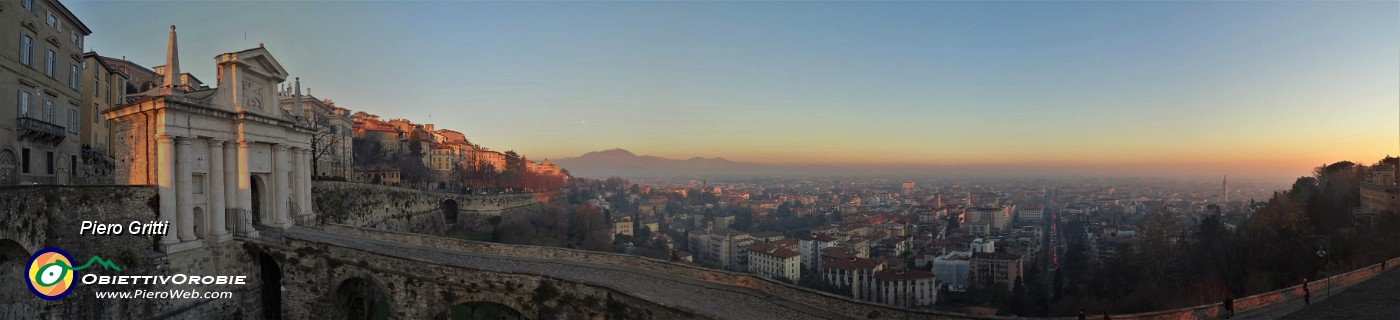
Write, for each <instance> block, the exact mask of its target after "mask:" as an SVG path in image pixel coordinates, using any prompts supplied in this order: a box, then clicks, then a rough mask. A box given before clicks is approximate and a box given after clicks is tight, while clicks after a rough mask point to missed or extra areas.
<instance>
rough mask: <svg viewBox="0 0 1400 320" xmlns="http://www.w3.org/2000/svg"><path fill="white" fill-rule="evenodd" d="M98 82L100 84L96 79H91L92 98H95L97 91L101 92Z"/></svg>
mask: <svg viewBox="0 0 1400 320" xmlns="http://www.w3.org/2000/svg"><path fill="white" fill-rule="evenodd" d="M99 84H100V82H97V79H92V97H93V98H96V97H97V96H98V93H99V92H102V86H100V85H99Z"/></svg>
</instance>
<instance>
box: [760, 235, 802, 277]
mask: <svg viewBox="0 0 1400 320" xmlns="http://www.w3.org/2000/svg"><path fill="white" fill-rule="evenodd" d="M748 254H749V272H752V273H754V274H756V275H758V276H761V277H765V278H769V279H780V280H786V281H790V282H791V281H797V279H801V276H802V255H801V254H798V253H797V252H796V251H792V250H789V249H787V248H783V247H780V246H776V245H772V244H769V243H767V242H755V243H754V244H753V245H751V246H749V250H748Z"/></svg>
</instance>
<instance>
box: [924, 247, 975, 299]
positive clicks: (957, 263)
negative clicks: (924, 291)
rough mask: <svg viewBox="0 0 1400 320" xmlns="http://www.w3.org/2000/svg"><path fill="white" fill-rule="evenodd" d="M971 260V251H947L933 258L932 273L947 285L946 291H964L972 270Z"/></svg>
mask: <svg viewBox="0 0 1400 320" xmlns="http://www.w3.org/2000/svg"><path fill="white" fill-rule="evenodd" d="M971 261H972V253H971V252H967V251H958V252H949V253H947V254H944V255H942V256H939V257H938V258H934V259H933V274H934V276H937V277H938V279H939V280H941V281H942V282H943V284H944V285H947V286H948V291H954V292H963V291H966V290H967V284H968V283H967V282H968V278H969V277H971V272H972V271H971V269H972V264H971Z"/></svg>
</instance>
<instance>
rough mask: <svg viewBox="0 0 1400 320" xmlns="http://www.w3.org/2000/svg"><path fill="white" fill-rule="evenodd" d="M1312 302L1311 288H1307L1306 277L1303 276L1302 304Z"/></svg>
mask: <svg viewBox="0 0 1400 320" xmlns="http://www.w3.org/2000/svg"><path fill="white" fill-rule="evenodd" d="M1310 304H1312V290H1311V289H1308V278H1303V305H1310Z"/></svg>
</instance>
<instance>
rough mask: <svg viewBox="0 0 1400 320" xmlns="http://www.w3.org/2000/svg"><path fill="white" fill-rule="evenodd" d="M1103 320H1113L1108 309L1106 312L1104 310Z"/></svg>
mask: <svg viewBox="0 0 1400 320" xmlns="http://www.w3.org/2000/svg"><path fill="white" fill-rule="evenodd" d="M1103 320H1112V319H1111V318H1109V317H1108V311H1104V312H1103Z"/></svg>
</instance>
